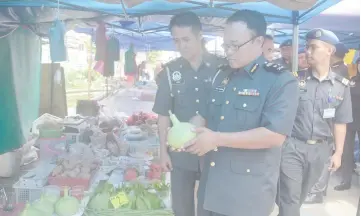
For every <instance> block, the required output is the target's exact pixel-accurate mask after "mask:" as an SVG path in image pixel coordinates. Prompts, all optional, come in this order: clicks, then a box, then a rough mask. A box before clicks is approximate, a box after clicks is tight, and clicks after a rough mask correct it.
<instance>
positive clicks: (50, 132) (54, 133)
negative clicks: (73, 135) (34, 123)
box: [39, 128, 63, 138]
mask: <svg viewBox="0 0 361 216" xmlns="http://www.w3.org/2000/svg"><path fill="white" fill-rule="evenodd" d="M62 135H63V128H60V129H46V128H41V129H39V137H40V138H60V137H61V136H62Z"/></svg>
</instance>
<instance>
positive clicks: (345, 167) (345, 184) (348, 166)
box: [335, 59, 360, 191]
mask: <svg viewBox="0 0 361 216" xmlns="http://www.w3.org/2000/svg"><path fill="white" fill-rule="evenodd" d="M357 64H358V68H357V73H356V76H354V77H352V78H351V81H350V90H351V101H352V115H353V122H352V123H350V124H348V125H347V133H346V142H345V148H344V152H343V155H342V165H341V169H340V171H341V177H342V180H341V184H340V185H337V186H336V187H335V190H337V191H343V190H348V189H350V188H351V180H352V173H353V170H354V168H355V162H354V149H355V136H356V134H357V136H358V137H359V139H360V69H359V66H360V59H359V60H358V61H357Z"/></svg>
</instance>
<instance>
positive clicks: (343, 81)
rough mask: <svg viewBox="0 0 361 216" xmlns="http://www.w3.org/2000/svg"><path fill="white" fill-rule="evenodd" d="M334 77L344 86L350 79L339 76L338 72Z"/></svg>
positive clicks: (347, 84)
mask: <svg viewBox="0 0 361 216" xmlns="http://www.w3.org/2000/svg"><path fill="white" fill-rule="evenodd" d="M335 79H336V80H337V81H338V82H340V83H342V84H343V85H344V86H349V85H350V80H349V79H347V78H345V77H343V76H341V75H338V74H335Z"/></svg>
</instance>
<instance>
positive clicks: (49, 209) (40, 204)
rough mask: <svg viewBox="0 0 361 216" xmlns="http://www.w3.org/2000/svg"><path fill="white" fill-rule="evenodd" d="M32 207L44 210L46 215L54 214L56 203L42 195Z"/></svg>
mask: <svg viewBox="0 0 361 216" xmlns="http://www.w3.org/2000/svg"><path fill="white" fill-rule="evenodd" d="M32 207H33V208H35V209H37V210H39V211H41V212H43V215H44V216H46V215H48V216H52V215H53V213H54V203H52V202H51V201H49V200H47V199H45V197H44V196H41V198H40V199H39V200H37V201H35V202H34V203H33V204H32Z"/></svg>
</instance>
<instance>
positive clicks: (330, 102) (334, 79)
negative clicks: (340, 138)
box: [279, 29, 352, 216]
mask: <svg viewBox="0 0 361 216" xmlns="http://www.w3.org/2000/svg"><path fill="white" fill-rule="evenodd" d="M306 38H307V39H308V40H310V39H316V40H322V41H324V42H327V43H330V44H335V43H336V42H338V39H337V37H336V36H335V35H334V34H333V33H332V32H329V31H326V30H323V29H315V30H311V31H310V32H309V33H308V34H307V35H306ZM298 79H299V90H300V98H299V106H298V110H297V116H296V119H295V122H294V127H293V130H292V136H291V137H290V138H288V139H287V140H286V142H285V144H284V146H283V149H282V162H281V175H280V188H279V190H280V196H279V198H280V200H279V216H299V215H300V207H301V205H302V203H303V201H304V199H305V198H306V195H307V193H308V191H309V190H310V189H311V187H312V186H313V185H314V184H315V183H316V182H317V180H318V179H319V177H320V175H321V172H322V171H323V168H324V166H325V164H326V162H327V160H328V159H329V156H330V154H331V150H332V144H333V135H332V134H333V125H334V124H347V123H349V122H352V115H351V99H350V89H349V86H348V85H349V80H348V79H346V78H344V77H342V76H340V75H338V74H336V73H334V72H332V70H331V71H330V72H329V74H328V76H327V77H326V78H325V79H324V80H323V81H319V80H318V79H317V78H316V77H315V76H314V75H313V74H312V71H311V70H309V73H308V74H307V76H305V77H298Z"/></svg>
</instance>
